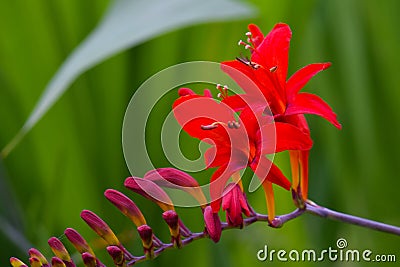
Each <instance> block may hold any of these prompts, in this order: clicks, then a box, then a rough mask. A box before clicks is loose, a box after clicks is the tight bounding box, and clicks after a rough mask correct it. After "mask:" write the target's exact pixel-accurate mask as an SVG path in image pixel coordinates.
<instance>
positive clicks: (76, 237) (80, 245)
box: [64, 228, 95, 256]
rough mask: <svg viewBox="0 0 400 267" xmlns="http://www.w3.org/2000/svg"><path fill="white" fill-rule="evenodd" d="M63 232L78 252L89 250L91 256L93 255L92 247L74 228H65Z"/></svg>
mask: <svg viewBox="0 0 400 267" xmlns="http://www.w3.org/2000/svg"><path fill="white" fill-rule="evenodd" d="M64 234H65V236H66V237H67V238H68V240H69V241H70V242H71V244H72V245H73V246H74V247H75V248H76V250H77V251H78V252H79V253H81V254H82V253H85V252H89V253H90V254H91V255H92V256H95V254H94V252H93V250H92V248H91V247H90V246H89V245H88V243H87V242H86V240H85V239H84V238H83V237H82V236H81V235H80V234H79V233H78V232H77V231H76V230H75V229H72V228H67V229H66V230H65V231H64Z"/></svg>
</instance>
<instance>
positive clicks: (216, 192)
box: [210, 158, 247, 212]
mask: <svg viewBox="0 0 400 267" xmlns="http://www.w3.org/2000/svg"><path fill="white" fill-rule="evenodd" d="M246 166H247V159H244V158H243V159H233V160H231V161H230V162H229V164H228V165H225V166H222V167H220V168H218V169H217V170H216V171H215V172H214V174H213V175H212V177H211V181H210V196H211V204H210V205H211V207H212V209H213V211H214V212H218V211H219V209H220V207H221V201H222V199H221V198H222V196H223V191H224V188H225V185H226V182H227V181H228V180H229V178H230V177H231V176H232V174H233V173H235V172H237V171H239V170H241V169H244V168H246Z"/></svg>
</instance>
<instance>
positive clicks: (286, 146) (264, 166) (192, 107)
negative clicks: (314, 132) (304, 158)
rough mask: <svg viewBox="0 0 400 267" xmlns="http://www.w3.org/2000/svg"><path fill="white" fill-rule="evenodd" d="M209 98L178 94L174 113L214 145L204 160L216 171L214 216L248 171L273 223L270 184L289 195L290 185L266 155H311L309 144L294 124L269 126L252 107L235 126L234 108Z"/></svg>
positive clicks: (193, 133) (212, 188) (186, 91)
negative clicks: (230, 188)
mask: <svg viewBox="0 0 400 267" xmlns="http://www.w3.org/2000/svg"><path fill="white" fill-rule="evenodd" d="M206 92H207V93H206V94H205V95H204V96H200V95H197V94H195V93H194V92H193V91H191V90H190V89H187V88H183V89H180V90H179V95H180V97H179V98H178V99H177V100H176V101H175V102H174V105H173V111H174V115H175V118H176V119H177V121H178V122H179V124H180V125H182V127H183V129H184V130H185V131H186V132H187V133H188V134H189V135H191V136H193V137H196V138H198V139H200V140H202V141H204V142H207V143H209V144H211V145H213V146H212V147H211V148H209V149H208V150H207V151H206V154H205V158H206V164H207V166H208V167H218V169H217V170H216V172H215V173H214V174H213V176H212V177H211V184H210V195H211V201H212V202H211V207H212V209H213V211H214V212H218V211H219V209H220V206H221V196H222V193H223V190H224V188H225V186H226V183H227V181H228V180H229V179H230V178H232V179H233V180H234V181H235V182H237V183H239V185H241V183H240V173H239V171H240V170H242V169H245V168H246V167H250V168H251V169H252V170H253V171H254V173H255V174H256V175H257V177H258V178H259V179H260V180H261V181H262V185H263V188H264V189H265V193H266V199H267V206H268V212H269V214H270V215H271V217H270V218H274V215H275V211H274V203H273V192H272V183H274V184H277V185H279V186H281V187H283V188H285V189H289V188H290V185H291V184H290V182H289V180H288V179H287V178H286V177H285V176H284V175H283V173H282V172H281V170H280V169H279V168H278V167H277V166H276V165H274V164H273V163H272V162H271V161H270V160H269V159H268V158H266V157H265V156H264V155H266V154H273V153H275V152H280V151H283V150H303V149H306V150H307V149H310V148H311V146H312V141H311V139H310V138H309V136H308V135H306V134H304V133H303V132H302V131H301V130H299V129H298V128H296V127H294V126H293V125H291V124H288V123H282V122H278V123H273V120H269V121H268V116H261V115H256V114H255V112H253V110H252V109H251V108H250V107H249V108H246V109H244V110H243V111H242V112H241V113H240V115H239V118H238V120H237V119H236V118H235V112H234V110H233V109H232V108H230V107H229V106H228V105H226V104H224V103H218V102H217V101H216V100H215V99H213V98H211V97H210V96H211V94H210V93H209V92H208V91H206ZM270 119H272V118H270Z"/></svg>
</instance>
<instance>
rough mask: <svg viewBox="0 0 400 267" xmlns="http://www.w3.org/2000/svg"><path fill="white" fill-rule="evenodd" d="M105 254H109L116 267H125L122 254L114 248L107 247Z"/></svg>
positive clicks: (118, 249) (117, 248)
mask: <svg viewBox="0 0 400 267" xmlns="http://www.w3.org/2000/svg"><path fill="white" fill-rule="evenodd" d="M107 252H108V254H110V256H111V258H112V259H113V261H114V264H115V265H116V266H126V263H125V257H124V252H123V251H122V250H121V249H120V248H119V247H116V246H108V247H107Z"/></svg>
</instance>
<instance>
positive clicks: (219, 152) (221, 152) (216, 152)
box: [204, 146, 233, 168]
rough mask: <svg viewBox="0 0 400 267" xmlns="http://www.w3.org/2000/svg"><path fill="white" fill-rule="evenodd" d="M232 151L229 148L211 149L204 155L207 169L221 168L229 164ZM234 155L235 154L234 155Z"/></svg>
mask: <svg viewBox="0 0 400 267" xmlns="http://www.w3.org/2000/svg"><path fill="white" fill-rule="evenodd" d="M231 151H232V149H231V147H229V146H219V147H218V148H216V147H215V146H213V147H210V148H209V149H207V150H206V152H205V154H204V159H205V161H206V166H207V168H214V167H220V166H222V165H225V164H227V162H229V159H230V158H231V156H232V155H231V153H232V152H231ZM232 154H233V153H232Z"/></svg>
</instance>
